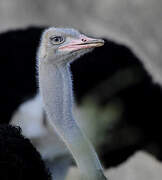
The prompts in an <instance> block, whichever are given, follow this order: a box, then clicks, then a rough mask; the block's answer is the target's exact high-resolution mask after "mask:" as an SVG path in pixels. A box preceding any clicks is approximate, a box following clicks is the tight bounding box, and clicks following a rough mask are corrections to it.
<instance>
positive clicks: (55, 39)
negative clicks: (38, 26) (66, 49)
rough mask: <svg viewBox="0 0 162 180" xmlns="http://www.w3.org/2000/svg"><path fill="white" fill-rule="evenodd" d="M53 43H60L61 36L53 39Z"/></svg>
mask: <svg viewBox="0 0 162 180" xmlns="http://www.w3.org/2000/svg"><path fill="white" fill-rule="evenodd" d="M54 41H55V42H61V41H62V37H61V36H58V37H54Z"/></svg>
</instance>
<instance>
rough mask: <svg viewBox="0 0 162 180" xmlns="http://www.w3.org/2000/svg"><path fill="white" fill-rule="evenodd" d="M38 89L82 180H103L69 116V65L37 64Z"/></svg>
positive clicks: (92, 154)
mask: <svg viewBox="0 0 162 180" xmlns="http://www.w3.org/2000/svg"><path fill="white" fill-rule="evenodd" d="M39 85H40V93H41V95H42V97H43V102H44V107H45V110H46V112H47V116H48V119H49V121H50V123H51V125H52V126H53V128H54V129H55V130H56V131H57V133H58V134H59V135H60V137H61V138H62V140H63V141H64V142H65V144H66V145H67V147H68V148H69V150H70V152H71V153H72V155H73V157H74V159H75V161H76V163H77V165H78V167H79V169H80V170H81V172H82V174H83V176H84V177H85V180H104V179H105V177H104V175H103V172H102V168H101V165H100V162H99V160H98V157H97V155H96V153H95V151H94V149H93V147H92V146H91V144H90V143H89V142H88V140H87V139H86V137H85V136H84V135H83V133H82V132H81V130H80V128H79V127H78V125H77V123H76V122H75V120H74V118H73V115H72V104H73V103H72V101H73V98H72V97H73V96H72V81H71V74H70V71H69V65H67V64H58V65H55V64H51V63H44V62H43V63H41V64H39Z"/></svg>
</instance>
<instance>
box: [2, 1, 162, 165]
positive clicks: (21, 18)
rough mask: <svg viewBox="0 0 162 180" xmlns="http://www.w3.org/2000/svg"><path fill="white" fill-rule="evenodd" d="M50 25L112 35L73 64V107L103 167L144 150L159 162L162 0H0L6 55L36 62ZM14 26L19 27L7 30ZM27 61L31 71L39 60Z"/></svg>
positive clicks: (161, 93)
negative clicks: (42, 40)
mask: <svg viewBox="0 0 162 180" xmlns="http://www.w3.org/2000/svg"><path fill="white" fill-rule="evenodd" d="M29 26H37V28H31V29H27V27H29ZM47 26H63V27H74V28H77V29H79V30H80V31H82V32H84V33H87V34H90V35H93V36H96V37H103V38H105V40H106V43H105V46H104V47H101V48H98V49H96V50H95V51H94V52H93V53H91V54H88V55H86V56H85V57H84V58H81V59H80V60H79V61H77V62H74V63H73V64H72V72H73V75H74V93H75V98H76V106H75V108H74V113H75V116H76V119H77V120H78V122H79V123H80V125H81V127H82V128H83V130H84V131H85V132H86V134H87V135H88V136H89V138H90V139H91V141H92V142H93V144H94V145H95V146H96V148H97V152H98V153H99V156H100V159H101V161H102V163H103V164H104V166H105V167H106V168H109V167H113V166H116V165H119V164H120V163H122V162H124V161H125V160H126V159H127V158H128V157H130V156H131V155H132V154H133V153H134V152H136V151H138V150H145V151H147V152H149V153H151V154H152V155H154V157H156V158H157V159H158V160H160V161H161V160H162V142H161V137H162V131H161V125H162V123H161V120H162V114H161V107H162V90H161V87H160V85H161V84H162V57H161V51H162V35H161V32H162V1H161V0H102V1H97V0H87V1H83V0H68V1H67V0H46V1H43V0H35V1H33V0H28V1H25V0H0V32H2V33H3V35H1V36H0V42H1V45H0V47H1V55H0V56H1V59H2V58H3V61H5V62H7V60H9V59H10V58H11V54H12V58H13V59H19V60H20V61H21V60H22V59H23V61H24V62H27V61H28V59H30V62H32V61H33V60H34V59H35V54H36V48H37V46H38V42H39V39H40V35H41V32H42V30H43V29H44V28H45V27H47ZM40 27H41V28H40ZM19 29H23V30H21V31H19ZM10 30H16V31H13V32H11V34H10V33H9V34H6V35H5V32H8V31H10ZM4 42H5V43H4ZM15 44H16V46H15ZM8 48H9V49H10V53H11V54H9V55H8V54H7V52H8ZM17 52H19V53H17ZM24 54H25V56H24ZM26 55H27V56H26ZM23 56H24V57H23ZM22 57H23V58H22ZM23 61H22V66H21V68H22V69H21V71H22V72H24V73H26V74H27V73H28V69H27V67H29V69H30V65H31V66H32V68H33V67H35V62H34V61H33V63H31V64H28V65H29V66H26V65H27V64H26V65H23V63H24V62H23ZM8 65H9V62H8V63H6V64H5V67H7V66H8ZM1 66H2V65H1ZM13 66H14V63H13V64H12V66H11V72H12V69H13ZM15 68H16V67H15ZM23 68H24V69H23ZM4 70H5V68H4ZM1 73H2V74H1V77H3V71H1ZM15 74H16V73H15ZM8 77H10V75H9V74H8ZM28 78H29V77H28ZM31 79H32V77H31ZM31 79H30V78H29V79H28V80H29V82H28V83H29V84H30V83H31V81H30V80H31ZM2 81H3V79H2ZM5 81H6V80H5ZM10 81H11V82H12V83H13V82H14V81H13V80H11V79H10V78H9V79H8V82H10ZM32 82H33V83H34V84H33V92H32V93H35V92H36V84H35V79H34V80H33V81H32ZM28 83H27V81H26V82H25V84H26V86H27V85H28ZM13 84H14V83H13ZM25 84H24V86H25ZM18 86H19V84H17V87H16V85H15V87H14V88H15V90H16V88H18ZM11 87H13V86H11ZM4 90H5V89H4ZM5 91H6V90H5ZM15 94H16V92H15ZM17 94H20V93H18V92H17ZM28 95H31V94H28ZM13 96H14V98H15V97H16V98H15V99H17V97H18V95H17V96H15V95H13ZM3 97H4V94H3ZM3 97H2V98H3ZM11 97H12V95H11V96H8V102H10V101H11ZM2 98H1V99H2ZM14 98H13V101H14V100H15V99H14ZM21 98H22V97H21ZM23 98H24V97H23ZM23 98H22V99H23ZM6 99H7V97H6V98H5V99H4V102H5V103H6V106H7V107H8V104H7V101H6ZM15 102H16V100H15ZM20 102H21V100H20V101H19V103H20ZM5 103H1V104H2V106H3V107H4V104H5ZM17 106H18V105H15V107H17ZM5 113H6V112H5ZM11 115H12V114H11ZM2 116H3V115H2Z"/></svg>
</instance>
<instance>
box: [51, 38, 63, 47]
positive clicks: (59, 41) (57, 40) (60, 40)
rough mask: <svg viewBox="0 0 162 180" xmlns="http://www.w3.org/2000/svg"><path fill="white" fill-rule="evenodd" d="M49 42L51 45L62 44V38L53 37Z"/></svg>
mask: <svg viewBox="0 0 162 180" xmlns="http://www.w3.org/2000/svg"><path fill="white" fill-rule="evenodd" d="M50 40H51V43H52V44H53V45H57V44H61V43H63V42H64V38H63V37H62V36H54V37H51V38H50Z"/></svg>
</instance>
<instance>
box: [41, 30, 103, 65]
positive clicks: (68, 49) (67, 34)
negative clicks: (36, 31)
mask: <svg viewBox="0 0 162 180" xmlns="http://www.w3.org/2000/svg"><path fill="white" fill-rule="evenodd" d="M103 44H104V41H103V40H101V39H93V38H90V37H87V36H85V35H84V34H81V33H80V32H79V31H77V30H75V29H69V28H55V27H52V28H49V29H47V30H46V31H45V32H44V34H43V36H42V40H41V46H40V50H39V52H38V56H39V57H38V58H39V59H40V60H42V61H44V60H45V59H46V61H48V62H49V61H54V62H53V63H62V62H65V63H68V62H69V63H70V62H71V61H73V60H75V59H77V58H78V57H79V56H81V55H83V54H85V53H87V52H89V51H91V50H92V49H93V48H94V47H98V46H102V45H103ZM46 63H47V62H46Z"/></svg>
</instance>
